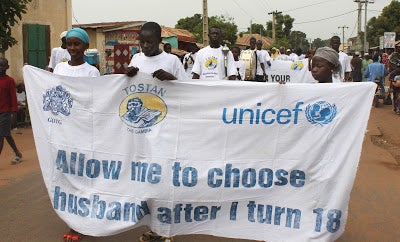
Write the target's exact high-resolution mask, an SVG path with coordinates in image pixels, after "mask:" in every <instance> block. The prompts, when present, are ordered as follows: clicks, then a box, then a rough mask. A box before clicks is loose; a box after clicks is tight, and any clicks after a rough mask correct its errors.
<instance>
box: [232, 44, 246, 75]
mask: <svg viewBox="0 0 400 242" xmlns="http://www.w3.org/2000/svg"><path fill="white" fill-rule="evenodd" d="M231 51H232V54H233V59H234V60H235V66H236V70H237V75H236V79H237V80H241V81H242V80H243V78H244V75H245V72H246V63H244V61H242V60H240V59H239V56H240V52H241V49H240V48H239V47H238V46H233V47H232V48H231Z"/></svg>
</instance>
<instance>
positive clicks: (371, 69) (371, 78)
mask: <svg viewBox="0 0 400 242" xmlns="http://www.w3.org/2000/svg"><path fill="white" fill-rule="evenodd" d="M372 60H373V63H372V64H369V65H368V66H367V69H366V70H365V72H364V74H363V75H364V77H365V81H368V82H375V83H376V84H377V85H378V87H381V90H382V93H378V94H379V95H380V96H381V97H384V96H385V93H384V92H385V87H384V86H385V83H384V82H385V76H386V74H387V72H386V67H385V65H384V64H382V63H380V62H379V54H375V55H374V56H373V57H372ZM377 90H378V89H377Z"/></svg>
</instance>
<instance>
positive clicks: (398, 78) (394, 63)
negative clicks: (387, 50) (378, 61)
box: [388, 52, 400, 115]
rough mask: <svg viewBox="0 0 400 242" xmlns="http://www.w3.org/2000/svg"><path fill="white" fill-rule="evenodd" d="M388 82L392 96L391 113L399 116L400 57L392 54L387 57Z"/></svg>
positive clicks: (396, 53)
mask: <svg viewBox="0 0 400 242" xmlns="http://www.w3.org/2000/svg"><path fill="white" fill-rule="evenodd" d="M388 65H389V71H390V74H389V81H390V89H391V91H392V94H393V111H394V112H395V113H396V114H399V115H400V98H399V96H400V55H399V53H398V52H393V53H392V54H391V55H390V57H389V62H388Z"/></svg>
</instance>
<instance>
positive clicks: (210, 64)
mask: <svg viewBox="0 0 400 242" xmlns="http://www.w3.org/2000/svg"><path fill="white" fill-rule="evenodd" d="M217 65H218V61H217V58H215V57H210V58H208V59H207V61H206V67H207V68H208V69H215V68H217Z"/></svg>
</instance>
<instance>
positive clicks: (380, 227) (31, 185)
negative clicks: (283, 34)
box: [0, 106, 400, 242]
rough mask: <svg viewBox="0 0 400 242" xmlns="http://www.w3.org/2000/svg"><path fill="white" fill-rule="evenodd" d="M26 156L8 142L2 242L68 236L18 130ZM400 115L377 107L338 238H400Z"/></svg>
mask: <svg viewBox="0 0 400 242" xmlns="http://www.w3.org/2000/svg"><path fill="white" fill-rule="evenodd" d="M13 136H14V138H15V140H16V143H17V145H18V146H19V147H20V148H21V151H22V153H23V156H24V161H23V162H22V163H21V164H18V165H11V164H10V162H9V161H10V160H11V159H12V158H13V154H12V152H11V150H10V148H9V146H8V144H5V148H4V150H3V153H2V154H1V156H0V209H1V210H0V211H1V216H0V241H18V242H20V241H33V242H34V241H62V235H63V233H64V232H66V231H68V227H67V225H66V224H65V223H64V222H63V221H62V220H61V219H60V218H59V217H58V216H57V215H56V214H55V212H54V211H53V209H52V206H51V203H50V199H49V197H48V194H47V191H46V188H45V186H44V183H43V178H42V176H41V172H40V167H39V164H38V160H37V156H36V150H35V146H34V143H33V136H32V130H31V129H30V128H19V129H18V130H17V131H13ZM399 191H400V116H398V115H395V114H394V113H393V111H392V107H391V106H381V107H380V108H372V110H371V116H370V120H369V123H368V132H367V134H366V136H365V139H364V144H363V150H362V155H361V160H360V165H359V168H358V172H357V176H356V180H355V184H354V187H353V190H352V194H351V200H350V207H349V217H348V220H347V225H346V231H345V233H344V234H343V236H342V237H341V238H340V239H339V240H338V241H341V242H345V241H346V242H348V241H351V242H353V241H379V242H384V241H399V240H400V230H399V229H398V225H399V224H400V216H399V215H400V206H399V204H400V196H399V195H398V192H399ZM144 231H146V228H145V227H142V228H139V229H135V230H132V231H128V232H125V233H122V234H119V235H115V236H110V237H106V238H94V237H85V238H84V239H83V240H82V241H100V242H101V241H107V242H113V241H115V242H117V241H118V242H120V241H136V239H137V238H138V237H139V236H140V235H141V234H142V233H143V232H144ZM174 241H175V242H181V241H195V242H196V241H213V242H216V241H218V242H228V241H235V242H239V241H243V242H244V241H246V240H232V239H225V238H218V237H212V236H205V235H188V236H177V237H175V240H174Z"/></svg>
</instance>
